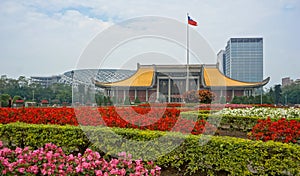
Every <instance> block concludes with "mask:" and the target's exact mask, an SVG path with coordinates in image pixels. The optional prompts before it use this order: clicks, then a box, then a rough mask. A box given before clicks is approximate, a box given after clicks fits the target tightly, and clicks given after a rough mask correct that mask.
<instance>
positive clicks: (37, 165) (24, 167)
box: [0, 141, 160, 176]
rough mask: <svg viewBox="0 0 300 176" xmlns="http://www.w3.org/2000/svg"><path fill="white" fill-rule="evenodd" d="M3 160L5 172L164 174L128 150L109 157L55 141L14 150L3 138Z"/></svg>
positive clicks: (0, 148)
mask: <svg viewBox="0 0 300 176" xmlns="http://www.w3.org/2000/svg"><path fill="white" fill-rule="evenodd" d="M0 163H1V166H0V173H1V174H3V175H61V176H64V175H96V176H102V175H107V176H108V175H120V176H121V175H122V176H123V175H124V176H125V175H140V176H141V175H149V176H150V175H151V176H155V175H160V167H158V166H156V165H154V163H153V162H152V161H150V162H143V161H142V160H135V161H132V160H131V155H130V154H128V155H127V154H126V153H125V152H122V153H120V154H119V158H118V159H111V160H110V161H106V160H105V159H104V158H102V157H101V156H100V154H99V153H98V152H94V151H92V150H91V149H87V150H86V151H85V152H84V154H83V155H81V154H80V153H79V154H78V155H77V156H73V155H72V154H70V155H66V154H65V153H64V152H63V150H62V149H61V148H60V147H57V146H56V145H54V144H51V143H49V144H46V145H45V147H42V148H39V149H37V150H30V148H29V147H25V148H24V149H22V148H18V147H17V148H16V149H15V150H11V149H9V148H3V145H2V141H0Z"/></svg>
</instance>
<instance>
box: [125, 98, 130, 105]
mask: <svg viewBox="0 0 300 176" xmlns="http://www.w3.org/2000/svg"><path fill="white" fill-rule="evenodd" d="M124 105H131V103H130V99H129V97H125V100H124Z"/></svg>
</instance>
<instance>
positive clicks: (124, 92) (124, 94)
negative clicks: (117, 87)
mask: <svg viewBox="0 0 300 176" xmlns="http://www.w3.org/2000/svg"><path fill="white" fill-rule="evenodd" d="M125 99H126V91H125V89H124V90H123V101H125Z"/></svg>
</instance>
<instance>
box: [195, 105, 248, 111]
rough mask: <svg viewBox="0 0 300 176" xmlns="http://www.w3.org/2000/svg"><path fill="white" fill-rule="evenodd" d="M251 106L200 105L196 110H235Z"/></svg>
mask: <svg viewBox="0 0 300 176" xmlns="http://www.w3.org/2000/svg"><path fill="white" fill-rule="evenodd" d="M251 107H252V106H251V105H246V104H200V105H197V106H196V108H197V109H200V110H211V109H214V110H222V109H223V108H228V109H237V108H251Z"/></svg>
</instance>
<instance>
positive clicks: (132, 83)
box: [95, 67, 155, 88]
mask: <svg viewBox="0 0 300 176" xmlns="http://www.w3.org/2000/svg"><path fill="white" fill-rule="evenodd" d="M154 78H155V71H154V68H153V67H141V68H139V69H138V70H137V71H136V72H135V73H134V74H133V75H132V76H131V77H129V78H127V79H124V80H121V81H116V82H112V83H103V82H95V85H96V86H98V87H102V88H111V87H123V88H124V87H134V88H148V87H149V88H150V87H153V85H154V83H155V81H154Z"/></svg>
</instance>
